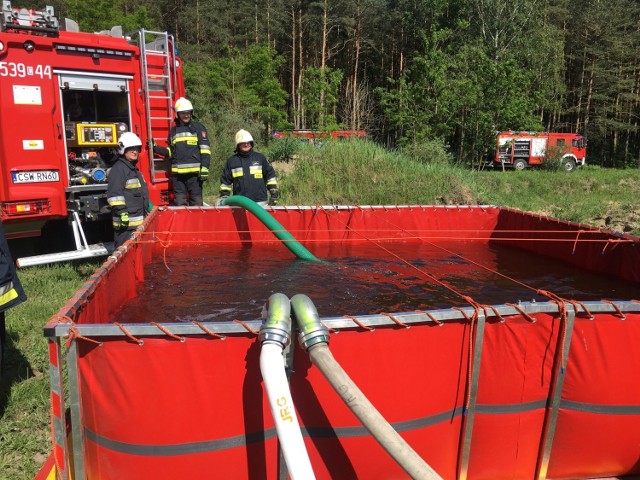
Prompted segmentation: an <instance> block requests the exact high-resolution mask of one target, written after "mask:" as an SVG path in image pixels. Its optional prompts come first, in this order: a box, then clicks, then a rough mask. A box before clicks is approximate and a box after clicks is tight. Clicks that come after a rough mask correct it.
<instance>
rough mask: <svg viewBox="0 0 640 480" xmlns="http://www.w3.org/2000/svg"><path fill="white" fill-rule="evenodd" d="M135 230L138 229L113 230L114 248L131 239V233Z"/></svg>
mask: <svg viewBox="0 0 640 480" xmlns="http://www.w3.org/2000/svg"><path fill="white" fill-rule="evenodd" d="M136 228H138V227H131V228H125V229H123V230H114V231H113V243H114V244H115V245H114V247H115V248H118V247H119V246H120V245H122V244H123V243H124V242H126V241H127V240H129V239H130V238H131V235H133V232H135V231H136Z"/></svg>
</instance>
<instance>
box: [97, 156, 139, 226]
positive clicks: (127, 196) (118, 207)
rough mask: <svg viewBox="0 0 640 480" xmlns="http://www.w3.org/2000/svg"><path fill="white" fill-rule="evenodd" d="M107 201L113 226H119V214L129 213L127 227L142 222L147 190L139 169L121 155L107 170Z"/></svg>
mask: <svg viewBox="0 0 640 480" xmlns="http://www.w3.org/2000/svg"><path fill="white" fill-rule="evenodd" d="M107 202H109V205H110V206H111V213H112V217H113V226H114V227H115V228H120V214H121V213H122V212H124V211H127V212H128V213H129V228H135V227H137V226H138V225H141V224H142V221H143V220H144V217H145V216H146V214H147V208H148V206H149V190H148V189H147V184H146V183H145V181H144V178H143V177H142V174H141V173H140V171H139V170H138V169H137V168H136V166H135V165H133V164H132V163H131V162H129V161H128V160H126V159H125V158H123V157H120V158H118V160H116V163H115V164H114V165H113V167H111V170H109V186H108V187H107Z"/></svg>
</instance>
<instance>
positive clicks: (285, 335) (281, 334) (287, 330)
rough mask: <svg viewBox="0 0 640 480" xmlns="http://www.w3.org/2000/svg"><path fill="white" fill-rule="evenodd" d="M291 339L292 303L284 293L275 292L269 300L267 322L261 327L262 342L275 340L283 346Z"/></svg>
mask: <svg viewBox="0 0 640 480" xmlns="http://www.w3.org/2000/svg"><path fill="white" fill-rule="evenodd" d="M289 340H291V303H290V302H289V298H288V297H287V296H286V295H285V294H284V293H274V294H273V295H271V296H270V297H269V300H268V301H267V312H266V318H265V322H264V324H263V325H262V327H260V342H262V343H263V344H264V343H265V342H273V343H277V344H279V345H281V346H282V348H284V347H286V346H287V345H289Z"/></svg>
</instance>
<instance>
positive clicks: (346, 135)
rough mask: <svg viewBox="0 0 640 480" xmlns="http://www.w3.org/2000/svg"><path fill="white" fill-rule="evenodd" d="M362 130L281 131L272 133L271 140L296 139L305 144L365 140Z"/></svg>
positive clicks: (364, 133)
mask: <svg viewBox="0 0 640 480" xmlns="http://www.w3.org/2000/svg"><path fill="white" fill-rule="evenodd" d="M366 136H367V134H366V132H365V131H364V130H332V131H330V132H323V131H320V130H282V131H275V132H273V138H298V139H300V140H301V141H303V142H305V143H316V142H318V141H323V140H327V139H330V138H331V139H334V140H348V139H350V138H365V137H366Z"/></svg>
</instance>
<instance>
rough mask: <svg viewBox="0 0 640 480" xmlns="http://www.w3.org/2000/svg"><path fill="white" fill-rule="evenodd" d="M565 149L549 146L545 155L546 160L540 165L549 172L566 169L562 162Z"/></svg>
mask: <svg viewBox="0 0 640 480" xmlns="http://www.w3.org/2000/svg"><path fill="white" fill-rule="evenodd" d="M564 152H565V150H564V149H563V148H562V147H549V148H547V151H546V152H545V155H544V162H542V164H541V165H540V168H542V169H543V170H546V171H548V172H559V171H560V170H564V165H563V162H562V156H563V155H564Z"/></svg>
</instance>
